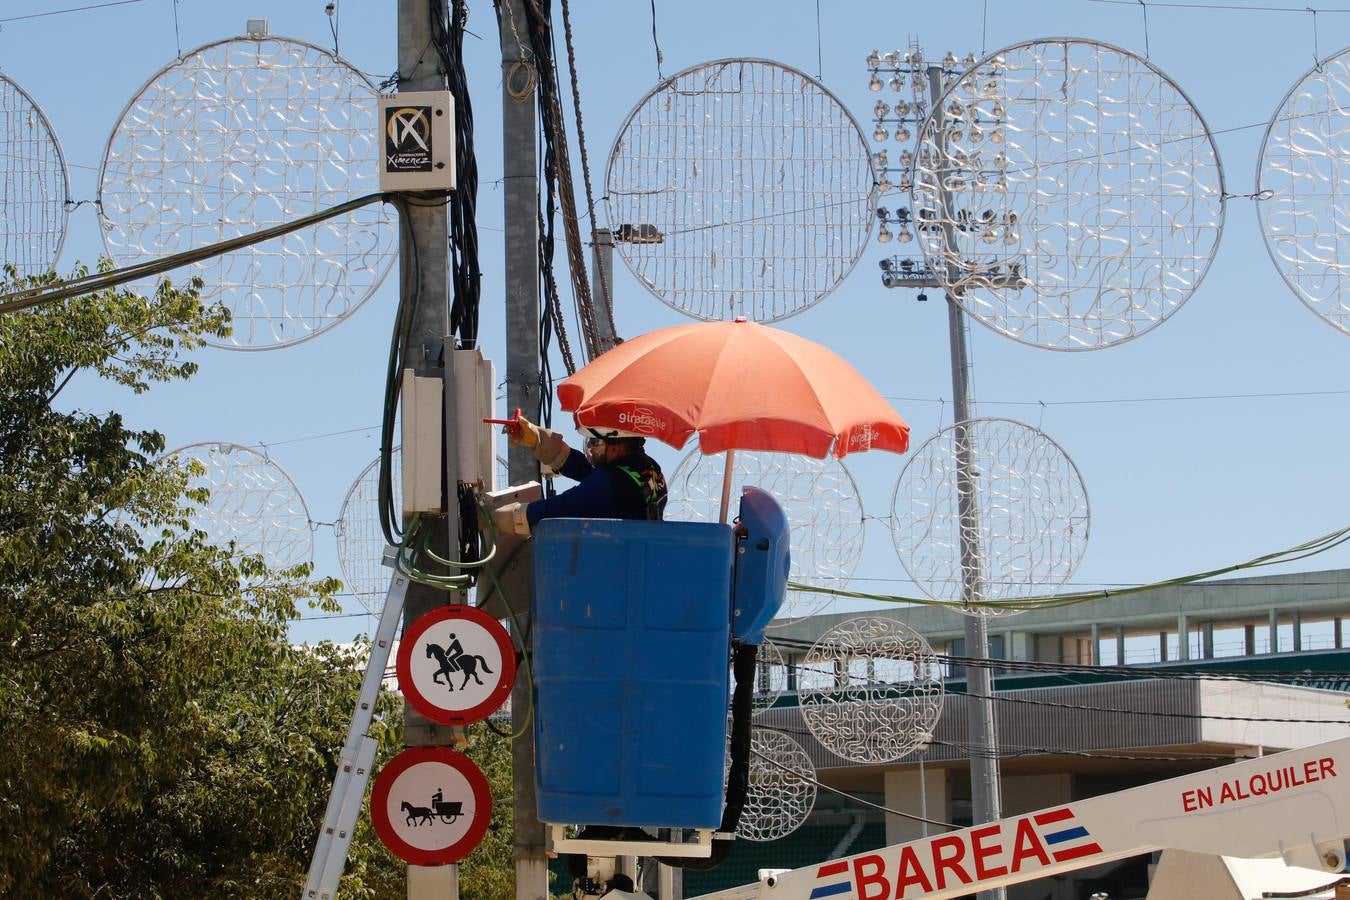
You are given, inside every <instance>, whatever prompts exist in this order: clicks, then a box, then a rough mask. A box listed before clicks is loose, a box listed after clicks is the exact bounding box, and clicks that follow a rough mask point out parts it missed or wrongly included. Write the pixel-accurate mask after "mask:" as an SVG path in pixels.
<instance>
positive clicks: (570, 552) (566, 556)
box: [533, 519, 735, 828]
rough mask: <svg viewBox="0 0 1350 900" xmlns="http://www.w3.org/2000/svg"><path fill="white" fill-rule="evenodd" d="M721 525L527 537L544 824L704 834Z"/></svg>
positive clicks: (716, 726) (539, 532)
mask: <svg viewBox="0 0 1350 900" xmlns="http://www.w3.org/2000/svg"><path fill="white" fill-rule="evenodd" d="M734 551H735V539H734V536H733V533H732V530H731V528H729V527H728V526H725V525H711V524H705V523H698V522H633V521H619V520H614V519H546V520H544V521H543V522H540V523H539V525H538V527H537V528H536V529H535V536H534V551H533V566H534V624H533V630H534V634H533V647H534V663H533V676H534V684H535V713H534V736H535V753H536V758H535V789H536V791H537V793H538V800H539V818H540V820H541V821H544V822H551V823H559V824H561V823H572V824H587V825H636V826H643V825H646V826H652V827H670V828H715V827H717V825H718V823H719V822H720V821H721V817H722V765H723V756H724V752H725V751H724V748H725V746H726V719H727V690H728V680H729V677H730V676H729V674H728V669H727V658H728V651H729V648H730V645H731V634H730V621H731V616H730V610H729V606H728V604H729V598H730V596H731V570H732V560H733V555H734Z"/></svg>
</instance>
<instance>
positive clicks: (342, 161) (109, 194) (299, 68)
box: [99, 37, 397, 350]
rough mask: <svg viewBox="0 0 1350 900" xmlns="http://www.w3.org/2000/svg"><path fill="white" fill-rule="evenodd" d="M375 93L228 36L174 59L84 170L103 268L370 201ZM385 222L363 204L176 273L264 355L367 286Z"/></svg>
mask: <svg viewBox="0 0 1350 900" xmlns="http://www.w3.org/2000/svg"><path fill="white" fill-rule="evenodd" d="M376 97H377V93H376V90H375V88H374V87H373V86H372V85H371V84H370V82H369V81H368V80H367V79H366V78H365V76H363V75H362V74H361V73H360V72H358V71H356V69H354V68H352V67H351V66H350V65H348V64H347V63H346V62H344V61H343V60H341V59H339V58H337V57H334V56H333V55H332V54H331V53H329V52H328V51H326V50H323V49H321V48H319V47H317V46H315V45H313V44H308V43H305V42H303V41H294V40H289V39H284V38H276V37H268V38H265V39H262V40H255V39H253V38H234V39H231V40H227V41H219V42H217V43H214V44H208V45H206V46H203V47H199V48H197V49H196V50H193V51H191V52H189V53H187V54H185V55H184V56H183V57H181V58H180V59H177V60H174V61H173V62H172V63H170V64H169V65H168V66H166V67H164V68H162V69H161V70H160V71H159V72H158V73H156V74H155V75H154V76H152V77H151V78H150V80H149V81H147V82H146V83H145V85H144V86H143V87H142V88H141V90H140V91H138V92H137V93H136V95H135V96H134V97H132V99H131V100H130V101H129V102H128V103H127V106H126V107H125V108H124V109H123V111H122V114H121V116H120V117H119V118H118V121H117V124H116V126H115V127H114V129H113V132H112V134H111V135H110V136H109V138H108V144H107V147H106V148H105V150H104V155H103V164H102V167H101V170H100V173H99V185H100V188H99V193H100V199H101V209H102V215H103V238H104V244H105V246H106V248H107V251H108V255H109V256H111V257H113V258H114V259H116V260H117V261H118V262H119V263H121V264H123V265H126V264H133V263H137V262H144V261H146V260H148V259H152V258H155V257H160V256H163V255H167V254H171V253H174V252H179V251H183V250H187V249H190V248H192V247H199V246H204V245H207V244H211V243H216V242H219V241H222V240H226V239H229V238H233V237H237V236H239V235H242V234H245V233H248V232H252V231H255V230H257V229H260V228H265V227H268V226H272V225H280V224H282V223H284V222H289V221H292V220H294V219H297V218H299V217H301V216H304V215H308V214H311V213H314V212H316V211H318V210H321V209H324V208H326V207H331V206H334V205H336V204H338V203H341V202H344V201H346V200H349V199H352V198H353V197H356V196H359V195H361V194H365V193H371V192H374V191H375V190H376V189H377V179H376V163H377V159H378V156H377V154H378V152H379V148H378V146H377V131H378V129H377V127H376V121H375V120H376V109H375V100H376ZM396 255H397V234H396V229H395V228H394V220H393V216H392V214H391V213H390V211H389V210H388V209H386V208H385V207H384V205H382V204H375V205H368V206H365V207H362V208H360V209H357V210H353V211H352V212H349V213H346V214H344V215H342V216H338V217H335V218H332V219H329V220H327V221H325V222H322V223H320V224H318V225H314V226H311V227H309V228H306V229H302V230H299V231H295V232H292V233H290V234H288V235H286V236H284V237H281V238H276V239H273V240H271V241H268V242H266V243H263V244H256V245H254V246H252V247H248V248H243V249H240V250H237V251H234V252H231V253H228V254H223V255H220V256H216V257H213V258H212V259H210V260H207V261H205V262H203V263H200V264H198V265H195V266H193V267H191V270H190V271H191V272H192V273H193V274H197V275H200V276H201V277H202V279H203V281H204V283H205V287H204V291H203V295H202V296H203V299H204V300H207V301H219V302H223V303H225V304H226V306H227V307H229V308H230V310H231V312H232V314H233V324H234V333H233V334H232V336H231V337H230V338H229V339H227V340H225V341H216V340H213V341H208V342H209V343H213V344H214V345H215V346H220V347H225V348H228V349H234V350H267V349H274V348H276V347H282V346H289V345H291V344H296V343H299V342H301V341H304V340H308V339H309V338H312V337H315V336H316V335H318V334H320V333H322V332H324V331H326V330H327V329H329V328H331V327H333V326H334V325H336V324H337V323H339V322H341V321H342V320H344V319H345V318H347V317H348V316H350V315H351V314H352V313H353V312H355V311H356V309H357V308H358V307H360V306H361V304H362V303H364V302H365V301H366V300H367V299H368V298H369V297H370V296H371V295H372V294H373V293H374V292H375V290H376V288H378V287H379V285H380V283H381V282H382V281H383V280H384V278H385V276H386V275H387V274H388V272H389V270H390V268H391V267H392V265H393V263H394V260H395V257H396Z"/></svg>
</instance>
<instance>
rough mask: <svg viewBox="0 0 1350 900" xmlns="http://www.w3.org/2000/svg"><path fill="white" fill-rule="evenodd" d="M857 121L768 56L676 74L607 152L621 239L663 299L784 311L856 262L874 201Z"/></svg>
mask: <svg viewBox="0 0 1350 900" xmlns="http://www.w3.org/2000/svg"><path fill="white" fill-rule="evenodd" d="M876 195H877V188H876V177H875V173H874V171H873V169H872V156H871V152H870V150H869V149H868V146H867V142H866V139H865V138H864V136H863V133H862V130H861V129H860V128H859V127H858V123H857V122H856V121H855V120H854V119H853V117H852V116H851V115H850V114H849V112H848V110H847V109H845V108H844V106H843V104H841V103H840V102H839V100H838V99H837V98H836V97H835V96H834V95H833V94H832V93H830V92H829V91H828V90H827V89H826V88H825V87H824V86H823V85H821V84H820V83H819V82H817V81H816V80H815V79H813V78H811V77H810V76H808V75H806V74H804V73H803V72H800V71H798V70H797V69H793V68H791V67H789V66H785V65H783V64H781V63H777V62H771V61H768V60H762V59H721V60H715V61H713V62H708V63H703V64H701V65H698V66H693V67H691V68H688V69H685V70H684V71H682V72H678V73H676V74H675V75H673V76H671V77H670V78H668V79H666V80H665V81H663V82H662V83H661V84H659V85H657V86H656V87H655V88H653V89H652V90H651V91H649V92H648V93H647V95H646V96H644V97H643V98H642V99H641V100H640V101H639V102H638V103H637V105H636V106H635V107H634V108H633V110H632V112H630V113H629V114H628V117H627V118H626V119H625V120H624V123H623V125H622V126H621V127H620V129H619V133H618V136H617V137H616V138H615V142H614V146H613V148H612V149H611V150H610V155H609V163H608V167H607V170H606V176H605V198H606V204H607V207H608V210H609V219H610V222H611V223H612V228H613V230H614V235H615V244H616V247H617V249H618V251H619V255H620V256H621V257H622V258H623V261H624V263H625V264H626V265H627V266H628V268H629V269H630V270H631V271H632V273H633V275H634V277H636V278H637V279H638V281H639V282H641V283H642V285H643V286H644V287H646V288H647V289H648V290H649V291H651V292H652V294H654V295H655V296H656V297H657V299H659V300H661V302H663V303H665V304H667V305H668V306H670V307H672V308H673V309H675V310H677V311H679V312H681V313H684V314H685V315H687V316H690V317H692V318H696V319H704V320H711V321H719V320H723V321H724V320H729V319H732V318H734V317H736V316H740V315H744V316H746V317H747V318H750V319H752V320H754V321H760V322H773V321H778V320H780V319H784V318H787V317H789V316H792V315H796V314H797V313H799V312H802V311H803V310H805V309H808V308H809V307H811V306H813V305H815V304H816V303H818V302H819V301H820V300H822V299H824V298H825V297H826V296H827V295H828V294H829V293H830V292H831V291H833V290H834V289H835V288H836V287H837V286H838V285H839V284H840V282H842V281H843V280H844V278H845V277H846V276H847V275H848V274H849V272H851V271H852V270H853V267H854V266H855V265H857V262H858V259H859V258H860V257H861V255H862V251H863V249H864V248H865V247H866V245H867V239H868V237H869V236H870V235H871V232H872V223H873V221H874V219H875V208H876Z"/></svg>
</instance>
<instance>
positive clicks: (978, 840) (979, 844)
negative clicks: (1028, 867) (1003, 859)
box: [970, 823, 1008, 879]
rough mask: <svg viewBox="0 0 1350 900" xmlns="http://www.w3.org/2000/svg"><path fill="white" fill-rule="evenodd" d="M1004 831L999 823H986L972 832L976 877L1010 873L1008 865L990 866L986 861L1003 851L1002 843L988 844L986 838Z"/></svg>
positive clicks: (992, 876)
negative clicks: (985, 842)
mask: <svg viewBox="0 0 1350 900" xmlns="http://www.w3.org/2000/svg"><path fill="white" fill-rule="evenodd" d="M1001 832H1002V828H1001V827H1000V826H999V825H998V824H997V823H995V824H993V825H985V826H984V827H983V828H976V829H973V830H972V831H971V832H970V849H971V851H972V852H971V856H973V857H974V858H975V877H976V878H981V879H983V878H997V877H999V876H1000V875H1007V874H1008V867H1007V866H994V867H992V868H991V867H989V866H986V865H985V861H986V860H988V859H989V857H991V856H995V855H997V854H1000V853H1002V852H1003V845H1002V844H993V845H990V846H986V845H985V844H984V839H985V838H990V837H996V836H998V835H999V834H1000V833H1001Z"/></svg>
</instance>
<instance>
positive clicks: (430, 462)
mask: <svg viewBox="0 0 1350 900" xmlns="http://www.w3.org/2000/svg"><path fill="white" fill-rule="evenodd" d="M444 390H445V389H444V385H443V384H442V382H441V379H439V378H419V377H418V376H417V375H416V373H414V372H413V370H412V369H404V370H403V386H402V395H403V515H404V516H405V517H406V516H413V515H421V514H427V513H429V514H438V513H441V512H443V509H442V506H441V497H442V493H441V480H442V467H441V441H442V438H443V436H444V434H445V427H444V425H443V422H444V418H443V417H444V415H445V408H444V405H443V403H442V396H443V394H444Z"/></svg>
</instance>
